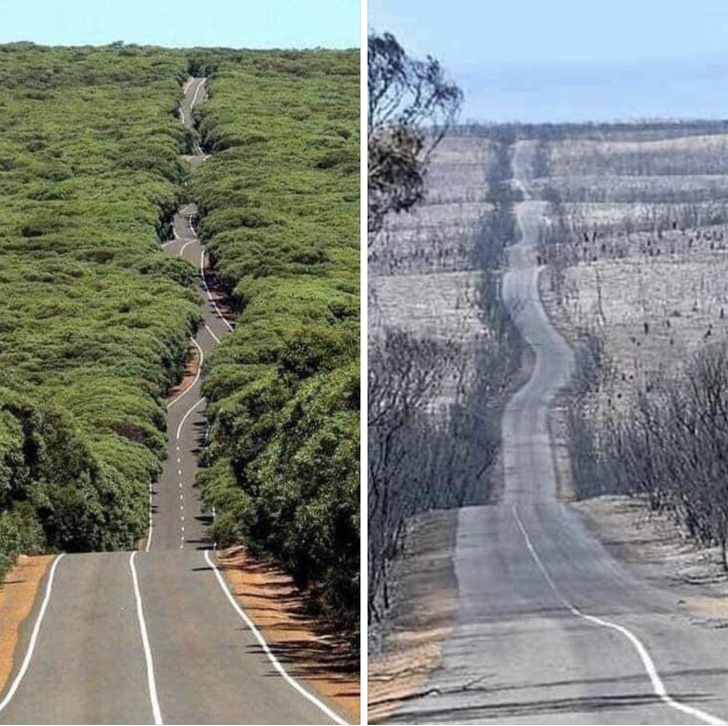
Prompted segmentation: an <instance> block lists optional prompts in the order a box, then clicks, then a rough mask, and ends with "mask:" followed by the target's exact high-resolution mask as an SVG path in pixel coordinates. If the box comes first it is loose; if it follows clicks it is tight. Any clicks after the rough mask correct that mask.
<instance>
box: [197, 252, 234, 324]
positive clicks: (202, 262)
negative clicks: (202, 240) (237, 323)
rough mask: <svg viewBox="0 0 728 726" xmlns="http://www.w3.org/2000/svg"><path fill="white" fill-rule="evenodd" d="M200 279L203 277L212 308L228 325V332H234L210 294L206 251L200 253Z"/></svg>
mask: <svg viewBox="0 0 728 726" xmlns="http://www.w3.org/2000/svg"><path fill="white" fill-rule="evenodd" d="M200 277H202V284H203V285H204V286H205V290H206V292H207V297H208V298H209V300H210V302H211V303H212V307H214V308H215V312H216V313H217V314H218V315H219V316H220V318H221V319H222V322H223V323H225V325H227V327H228V330H232V329H233V326H232V325H230V323H229V322H228V321H227V319H226V318H225V316H224V315H223V314H222V313H221V312H220V308H219V307H218V306H217V303H216V302H215V301H214V300H213V299H212V293H211V292H210V288H209V287H208V286H207V279H206V278H205V250H204V249H203V250H202V252H201V253H200Z"/></svg>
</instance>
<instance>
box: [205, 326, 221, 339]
mask: <svg viewBox="0 0 728 726" xmlns="http://www.w3.org/2000/svg"><path fill="white" fill-rule="evenodd" d="M205 330H206V331H207V332H208V333H209V334H210V335H211V336H212V337H213V339H214V341H215V342H216V343H219V342H220V338H218V337H217V335H215V333H214V332H213V330H212V328H211V327H210V326H209V325H208V324H207V323H205Z"/></svg>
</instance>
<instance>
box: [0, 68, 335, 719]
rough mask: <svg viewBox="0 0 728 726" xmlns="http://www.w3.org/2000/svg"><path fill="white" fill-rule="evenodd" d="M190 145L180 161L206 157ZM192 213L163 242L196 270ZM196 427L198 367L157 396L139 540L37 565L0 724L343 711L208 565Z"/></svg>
mask: <svg viewBox="0 0 728 726" xmlns="http://www.w3.org/2000/svg"><path fill="white" fill-rule="evenodd" d="M204 82H205V79H201V78H196V79H192V81H191V82H190V83H189V85H188V87H187V89H186V93H185V99H184V101H183V103H182V106H181V109H180V119H181V121H182V122H183V123H185V124H187V125H191V123H192V113H191V111H192V107H193V105H195V104H196V103H200V102H202V101H204V99H205V85H204ZM196 152H197V153H196V154H195V156H194V157H193V158H192V159H191V160H190V161H191V163H193V164H196V163H201V162H202V161H204V159H205V158H206V157H205V156H204V154H203V153H202V151H201V149H199V147H197V148H196ZM196 213H197V209H196V207H195V206H194V205H187V206H185V207H183V208H182V209H180V211H179V213H178V214H177V215H176V217H175V220H174V239H173V240H170V242H168V243H166V244H165V245H164V248H165V250H166V252H167V253H168V254H170V255H180V256H182V257H184V258H185V259H187V260H189V261H190V262H191V263H192V264H193V265H195V267H196V268H197V269H200V267H201V265H202V266H204V258H203V254H204V251H203V249H202V246H201V245H200V243H199V241H198V239H197V235H196V234H195V231H194V221H195V216H196ZM200 295H201V297H202V300H203V305H204V316H205V324H204V325H203V326H202V328H201V329H200V331H199V333H198V335H197V337H196V340H195V345H196V346H197V349H198V351H201V353H202V355H203V357H204V356H206V355H207V354H208V353H209V352H210V351H211V350H212V348H213V347H214V346H215V345H216V343H217V342H218V341H219V340H220V339H221V338H222V337H223V336H224V335H225V334H226V333H227V332H228V331H229V330H231V329H232V328H231V324H230V323H229V322H228V321H227V320H226V319H225V318H224V317H223V314H222V313H223V312H224V311H223V310H221V302H220V301H217V300H216V295H215V293H214V290H210V289H209V288H208V280H207V278H206V277H205V275H204V274H203V275H201V277H200ZM204 431H205V419H204V399H202V398H201V392H200V381H199V379H198V380H196V381H195V383H194V385H192V386H191V387H190V388H189V389H188V390H187V391H185V392H184V393H183V394H182V395H181V396H179V397H178V398H177V399H174V400H173V401H172V402H171V403H170V404H169V406H168V416H167V433H168V436H169V443H168V457H167V460H166V462H165V466H164V472H163V474H162V476H161V479H160V481H159V482H158V484H157V485H156V487H155V488H154V490H153V492H152V493H151V498H150V506H151V511H152V518H151V522H152V526H151V527H150V535H149V537H148V539H147V542H146V543H145V551H143V552H137V553H134V554H132V553H128V552H127V553H122V552H118V553H91V554H81V555H65V556H63V557H62V558H60V560H57V562H56V564H55V569H54V571H53V575H52V580H51V584H52V588H51V589H50V590H48V589H47V588H48V579H49V577H50V574H49V576H47V578H46V583H45V584H44V586H43V587H44V588H45V593H46V594H47V593H49V595H48V597H47V598H44V597H42V595H43V594H44V593H41V597H39V599H38V600H39V601H38V603H36V605H35V608H34V612H33V613H32V614H31V616H30V617H29V618H28V622H27V623H26V624H24V626H23V632H22V633H21V642H20V647H19V650H18V654H19V656H18V657H16V663H15V669H14V672H13V674H12V676H11V678H10V681H9V683H8V685H7V687H6V690H5V692H4V693H3V694H0V709H2V710H0V723H10V724H107V723H118V724H130V723H132V724H133V723H138V724H145V723H175V724H213V723H215V724H217V723H227V724H245V723H257V724H325V723H334V722H339V723H344V721H343V719H341V718H340V717H339V716H337V715H336V714H335V713H334V712H333V711H332V710H331V707H330V706H328V705H326V704H323V703H322V702H321V701H319V700H318V699H317V698H316V696H314V695H313V694H311V693H310V691H306V690H305V688H304V687H303V686H301V684H298V683H297V682H295V681H291V680H288V679H287V678H286V677H285V676H284V675H282V674H281V673H280V671H279V670H278V668H280V667H281V666H280V664H276V663H274V662H273V661H272V660H271V658H269V657H268V655H267V654H266V653H265V652H264V649H263V647H262V645H261V643H260V641H259V640H258V638H257V637H256V636H255V634H254V633H253V631H252V630H251V629H250V628H249V627H248V626H247V624H246V622H245V621H244V620H243V619H242V617H241V614H240V613H239V612H238V611H237V610H236V609H235V608H234V606H233V605H232V604H231V602H230V598H229V596H228V594H227V591H226V589H224V585H223V584H222V582H221V578H220V576H219V575H218V574H217V572H216V570H215V569H214V568H213V567H212V566H211V563H210V560H209V559H208V558H209V549H210V547H211V543H210V542H209V539H208V537H207V535H206V527H207V525H208V523H209V521H210V518H209V517H208V516H206V515H203V513H202V509H201V505H200V498H199V494H198V492H197V490H196V489H195V488H194V487H193V483H194V480H195V473H196V471H197V450H198V448H199V445H200V442H201V438H202V437H203V436H204ZM46 600H47V602H46ZM44 606H45V607H44ZM39 615H41V616H42V617H39ZM35 631H37V632H35Z"/></svg>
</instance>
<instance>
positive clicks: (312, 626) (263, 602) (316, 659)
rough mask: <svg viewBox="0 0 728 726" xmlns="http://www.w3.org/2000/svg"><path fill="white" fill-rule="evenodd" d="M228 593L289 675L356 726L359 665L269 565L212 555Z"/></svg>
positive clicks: (236, 555) (238, 551)
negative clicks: (226, 585)
mask: <svg viewBox="0 0 728 726" xmlns="http://www.w3.org/2000/svg"><path fill="white" fill-rule="evenodd" d="M216 559H217V564H218V566H219V567H220V570H221V571H222V572H223V574H224V576H225V579H226V580H227V583H228V585H229V586H230V589H231V591H232V593H233V594H234V595H235V597H236V599H237V600H238V602H239V603H240V604H241V605H242V607H243V608H244V609H245V611H246V612H247V614H248V615H249V616H250V618H251V619H252V620H253V621H254V622H255V624H256V626H257V627H258V628H260V629H261V631H262V632H263V635H264V637H265V639H266V642H267V643H268V645H269V646H270V647H271V648H272V650H273V652H274V653H275V655H276V657H277V658H278V660H280V662H281V663H282V664H283V665H284V667H285V668H286V670H287V671H288V673H289V674H290V675H291V676H292V677H293V678H295V679H296V680H300V681H303V682H305V683H306V685H307V686H308V687H310V688H311V689H312V690H313V691H315V692H316V693H317V694H318V695H319V696H321V697H322V698H323V699H324V700H325V701H326V702H327V703H329V704H330V705H332V706H333V707H334V708H335V709H336V710H337V711H339V712H340V713H341V714H342V715H344V716H345V717H346V719H347V721H349V722H350V723H359V721H360V703H361V701H360V698H361V687H360V676H359V672H358V667H359V659H358V657H355V656H352V653H351V651H350V649H349V648H348V646H347V645H346V643H345V642H342V641H341V640H340V639H337V637H336V635H335V634H334V633H332V632H331V630H330V629H328V630H327V629H326V628H325V627H324V626H322V625H321V623H320V622H319V621H318V620H317V619H316V618H315V617H314V616H312V615H310V614H309V613H308V612H307V610H306V601H305V598H304V595H303V594H302V593H301V591H300V590H298V589H297V588H296V586H295V585H294V584H293V580H292V578H291V577H290V575H288V574H287V573H286V572H285V571H283V569H282V568H280V567H278V566H276V565H275V563H273V562H269V561H264V560H258V559H256V558H254V557H252V556H251V555H250V554H248V553H247V552H246V550H245V548H244V547H240V546H237V547H230V548H228V549H227V550H221V551H219V552H218V553H217V558H216Z"/></svg>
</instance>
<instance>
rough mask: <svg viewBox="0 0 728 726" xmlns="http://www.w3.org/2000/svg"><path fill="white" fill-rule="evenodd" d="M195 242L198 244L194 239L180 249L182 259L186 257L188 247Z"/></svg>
mask: <svg viewBox="0 0 728 726" xmlns="http://www.w3.org/2000/svg"><path fill="white" fill-rule="evenodd" d="M193 242H196V240H194V239H188V240H187V242H185V243H184V244H183V245H182V247H180V250H179V256H180V257H184V254H185V250H186V249H187V245H191V244H192V243H193Z"/></svg>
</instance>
